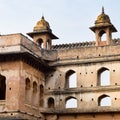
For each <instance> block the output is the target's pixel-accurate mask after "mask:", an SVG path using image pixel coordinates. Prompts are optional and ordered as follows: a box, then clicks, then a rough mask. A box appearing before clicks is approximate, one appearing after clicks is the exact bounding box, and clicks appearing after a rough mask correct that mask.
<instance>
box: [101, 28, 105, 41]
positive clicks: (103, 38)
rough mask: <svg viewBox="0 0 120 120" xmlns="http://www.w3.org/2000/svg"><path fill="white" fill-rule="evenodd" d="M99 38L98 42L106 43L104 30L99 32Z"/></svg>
mask: <svg viewBox="0 0 120 120" xmlns="http://www.w3.org/2000/svg"><path fill="white" fill-rule="evenodd" d="M99 37H100V41H106V32H105V31H104V30H101V31H100V32H99Z"/></svg>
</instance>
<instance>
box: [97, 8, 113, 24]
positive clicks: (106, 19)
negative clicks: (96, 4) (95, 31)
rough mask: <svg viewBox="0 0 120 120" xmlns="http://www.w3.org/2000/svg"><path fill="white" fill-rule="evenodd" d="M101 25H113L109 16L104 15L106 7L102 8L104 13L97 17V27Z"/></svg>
mask: <svg viewBox="0 0 120 120" xmlns="http://www.w3.org/2000/svg"><path fill="white" fill-rule="evenodd" d="M99 24H111V22H110V18H109V16H108V15H106V14H105V13H104V7H102V13H101V14H100V15H99V16H98V17H97V20H96V21H95V25H99Z"/></svg>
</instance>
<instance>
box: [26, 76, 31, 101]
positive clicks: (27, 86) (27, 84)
mask: <svg viewBox="0 0 120 120" xmlns="http://www.w3.org/2000/svg"><path fill="white" fill-rule="evenodd" d="M30 88H31V87H30V79H29V78H26V80H25V101H26V102H30V100H31V98H30Z"/></svg>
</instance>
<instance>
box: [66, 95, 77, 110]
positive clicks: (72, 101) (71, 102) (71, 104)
mask: <svg viewBox="0 0 120 120" xmlns="http://www.w3.org/2000/svg"><path fill="white" fill-rule="evenodd" d="M65 108H77V99H76V98H74V97H69V98H67V99H66V105H65Z"/></svg>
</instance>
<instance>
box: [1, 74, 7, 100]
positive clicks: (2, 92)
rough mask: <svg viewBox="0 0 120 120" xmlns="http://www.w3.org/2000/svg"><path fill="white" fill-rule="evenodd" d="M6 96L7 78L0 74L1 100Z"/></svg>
mask: <svg viewBox="0 0 120 120" xmlns="http://www.w3.org/2000/svg"><path fill="white" fill-rule="evenodd" d="M5 97H6V78H5V76H2V75H0V100H5Z"/></svg>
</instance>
